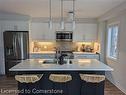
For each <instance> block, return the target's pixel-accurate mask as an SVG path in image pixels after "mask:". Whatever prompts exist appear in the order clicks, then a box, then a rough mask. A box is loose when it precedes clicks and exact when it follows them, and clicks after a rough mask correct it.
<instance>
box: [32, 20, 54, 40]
mask: <svg viewBox="0 0 126 95" xmlns="http://www.w3.org/2000/svg"><path fill="white" fill-rule="evenodd" d="M30 28H31V31H30V36H31V39H32V40H44V41H54V40H55V28H56V25H55V24H53V28H52V29H51V30H49V25H48V23H38V22H34V23H31V26H30Z"/></svg>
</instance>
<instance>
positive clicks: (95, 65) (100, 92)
mask: <svg viewBox="0 0 126 95" xmlns="http://www.w3.org/2000/svg"><path fill="white" fill-rule="evenodd" d="M45 60H46V59H28V60H23V61H22V62H21V63H19V64H17V65H16V66H14V67H12V68H11V69H10V71H12V72H16V73H17V75H22V74H25V75H26V74H43V77H42V78H41V80H39V82H37V83H35V84H31V83H29V84H25V83H19V82H18V87H19V89H22V88H26V89H27V88H28V89H29V88H30V89H34V88H36V89H46V90H48V89H53V87H54V86H53V83H52V82H51V81H50V80H49V76H50V74H69V75H71V76H72V81H71V82H69V83H68V84H69V85H68V86H67V88H66V86H65V87H64V88H65V91H66V89H67V90H68V92H64V93H63V94H54V93H53V94H52V93H51V94H50V93H43V94H40V93H39V94H36V93H32V94H28V93H27V94H20V95H65V94H67V95H104V81H102V82H100V83H98V84H96V83H86V82H84V81H82V80H81V78H80V74H96V75H105V71H113V69H112V68H111V67H109V66H107V65H106V64H104V63H102V62H100V61H98V60H96V59H71V64H63V65H59V64H56V63H53V60H52V59H48V62H50V63H44V62H45ZM51 62H52V63H51ZM56 86H57V85H56ZM54 88H55V87H54ZM57 89H60V87H59V86H57ZM84 93H85V94H84Z"/></svg>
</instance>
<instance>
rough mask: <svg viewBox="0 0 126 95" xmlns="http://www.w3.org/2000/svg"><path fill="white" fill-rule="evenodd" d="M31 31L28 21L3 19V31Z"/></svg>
mask: <svg viewBox="0 0 126 95" xmlns="http://www.w3.org/2000/svg"><path fill="white" fill-rule="evenodd" d="M7 30H12V31H29V22H28V21H3V22H2V31H7Z"/></svg>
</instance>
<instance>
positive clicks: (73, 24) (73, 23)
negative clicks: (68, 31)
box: [72, 0, 76, 31]
mask: <svg viewBox="0 0 126 95" xmlns="http://www.w3.org/2000/svg"><path fill="white" fill-rule="evenodd" d="M75 24H76V22H75V0H73V21H72V29H73V31H74V30H75V27H76V26H75Z"/></svg>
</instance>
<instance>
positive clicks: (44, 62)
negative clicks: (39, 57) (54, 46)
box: [43, 59, 57, 64]
mask: <svg viewBox="0 0 126 95" xmlns="http://www.w3.org/2000/svg"><path fill="white" fill-rule="evenodd" d="M43 64H57V61H56V60H54V59H52V60H51V59H47V60H44V61H43Z"/></svg>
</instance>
